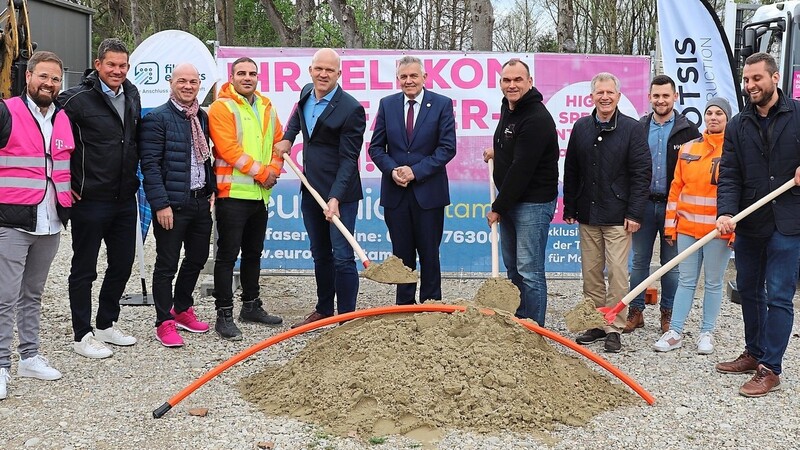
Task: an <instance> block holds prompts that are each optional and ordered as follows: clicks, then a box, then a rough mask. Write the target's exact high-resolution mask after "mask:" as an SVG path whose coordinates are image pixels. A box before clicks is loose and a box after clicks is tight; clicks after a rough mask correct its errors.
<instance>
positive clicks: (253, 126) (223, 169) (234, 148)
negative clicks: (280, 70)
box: [208, 82, 283, 203]
mask: <svg viewBox="0 0 800 450" xmlns="http://www.w3.org/2000/svg"><path fill="white" fill-rule="evenodd" d="M254 107H255V108H256V110H257V111H258V114H257V115H256V111H255V110H254V109H253V108H254ZM208 123H209V134H210V135H211V140H212V141H213V143H214V158H215V161H214V172H215V174H216V178H217V189H218V193H217V196H218V197H220V198H225V197H230V198H238V199H243V200H263V201H264V203H267V202H268V201H269V197H270V192H271V189H266V188H264V187H263V186H262V185H261V183H263V182H264V181H266V180H267V177H268V176H269V174H270V173H273V174H275V175H276V176H280V174H281V170H282V169H283V158H282V157H281V155H279V154H277V153H276V152H273V150H272V147H273V145H275V144H276V143H277V142H279V141H280V140H281V139H283V126H281V123H280V120H278V115H277V114H276V112H275V110H274V108H273V107H272V102H270V100H269V99H268V98H267V97H264V96H263V95H261V94H260V93H258V92H255V103H254V105H250V103H249V102H248V101H247V99H245V98H244V97H242V96H241V95H239V94H238V93H237V92H236V90H235V89H234V88H233V85H232V84H231V83H230V82H227V83H225V84H224V85H223V86H222V88H221V89H220V92H219V98H218V99H217V100H216V101H215V102H214V103H212V104H211V108H210V109H209V111H208Z"/></svg>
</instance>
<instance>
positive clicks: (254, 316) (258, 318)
mask: <svg viewBox="0 0 800 450" xmlns="http://www.w3.org/2000/svg"><path fill="white" fill-rule="evenodd" d="M239 320H241V321H242V322H255V323H263V324H265V325H269V326H273V327H277V326H280V325H281V324H282V323H283V319H281V318H280V317H278V316H271V315H269V314H267V312H266V311H264V308H262V307H261V299H258V298H256V299H253V300H249V301H245V302H242V311H241V312H239Z"/></svg>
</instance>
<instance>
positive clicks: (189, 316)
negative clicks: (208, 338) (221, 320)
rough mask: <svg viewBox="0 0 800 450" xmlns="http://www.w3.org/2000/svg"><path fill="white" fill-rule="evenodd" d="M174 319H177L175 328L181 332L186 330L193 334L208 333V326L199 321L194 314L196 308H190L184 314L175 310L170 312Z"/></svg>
mask: <svg viewBox="0 0 800 450" xmlns="http://www.w3.org/2000/svg"><path fill="white" fill-rule="evenodd" d="M169 313H170V314H172V317H174V318H175V326H176V327H178V328H180V329H181V330H186V331H189V332H192V333H205V332H206V331H208V324H207V323H206V322H201V321H199V320H197V316H196V315H195V314H194V308H191V307H190V308H189V309H187V310H186V311H184V312H182V313H180V314H179V313H177V312H175V308H172V309H170V310H169Z"/></svg>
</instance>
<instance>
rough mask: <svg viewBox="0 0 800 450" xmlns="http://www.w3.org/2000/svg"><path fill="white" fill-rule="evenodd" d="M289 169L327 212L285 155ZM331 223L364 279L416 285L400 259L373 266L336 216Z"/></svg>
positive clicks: (308, 184)
mask: <svg viewBox="0 0 800 450" xmlns="http://www.w3.org/2000/svg"><path fill="white" fill-rule="evenodd" d="M283 160H284V161H286V163H287V164H289V167H291V168H292V171H294V173H295V174H296V175H297V178H300V181H301V182H302V183H303V185H304V186H305V187H306V189H308V192H310V193H311V195H312V196H314V198H315V199H316V200H317V203H319V206H320V207H321V208H322V210H323V211H327V210H328V204H327V203H326V202H325V200H323V199H322V196H321V195H319V192H317V190H316V189H314V188H313V187H312V186H311V184H310V183H309V182H308V178H306V176H305V175H303V172H301V171H300V169H299V168H298V167H297V165H296V164H295V163H294V161H292V159H291V158H290V157H289V156H288V155H286V156H285V157H284V158H283ZM331 221H332V222H333V224H334V225H336V228H338V229H339V231H340V232H341V233H342V236H344V237H345V239H347V242H348V243H350V246H352V247H353V250H355V251H356V254H357V255H358V258H359V259H360V260H361V263H362V264H363V265H364V269H365V270H364V277H366V278H368V279H370V280H372V281H377V282H378V283H384V284H404V283H416V282H417V280H418V277H417V274H416V273H414V272H412V271H411V269H409V268H408V267H406V266H405V265H403V261H401V260H400V258H398V257H396V256H394V255H392V256H390V257H389V258H387V259H386V260H385V261H384V262H383V263H382V264H373V263H372V262H371V261H370V260H369V259H368V258H367V255H366V253H364V250H363V249H362V248H361V246H360V245H358V242H356V238H355V237H354V236H353V234H352V233H350V230H348V229H347V227H345V226H344V224H343V223H342V221H341V220H339V217H338V216H333V217H332V219H331Z"/></svg>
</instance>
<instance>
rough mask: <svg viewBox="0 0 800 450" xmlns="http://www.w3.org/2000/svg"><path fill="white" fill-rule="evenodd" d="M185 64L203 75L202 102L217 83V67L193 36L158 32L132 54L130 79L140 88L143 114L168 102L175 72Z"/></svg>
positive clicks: (209, 53) (199, 98) (172, 32)
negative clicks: (177, 67)
mask: <svg viewBox="0 0 800 450" xmlns="http://www.w3.org/2000/svg"><path fill="white" fill-rule="evenodd" d="M182 63H191V64H194V66H195V67H197V71H198V72H200V93H199V94H198V95H197V99H198V100H200V102H202V101H203V99H204V98H205V97H206V95H207V94H208V93H209V92H210V91H211V88H212V86H213V85H214V83H216V82H217V79H218V77H217V63H216V61H214V56H213V55H211V52H210V51H208V48H206V46H205V44H203V43H202V42H201V41H200V39H197V38H196V37H194V36H193V35H191V34H189V33H187V32H185V31H179V30H165V31H161V32H158V33H156V34H154V35H152V36H150V37H149V38H147V39H145V40H144V42H142V43H141V44H139V46H138V47H136V50H134V51H133V53H131V57H130V64H131V69H132V70H131V72H132V73H128V78H129V79H130V80H131V82H132V83H133V84H135V85H136V87H137V88H139V93H140V95H141V97H142V110H143V112H146V111H148V110H150V109H152V108H155V107H156V106H159V105H162V104H164V102H166V101H167V100H168V99H169V79H170V77H171V75H172V70H173V69H174V68H175V67H176V66H177V65H178V64H182Z"/></svg>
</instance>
